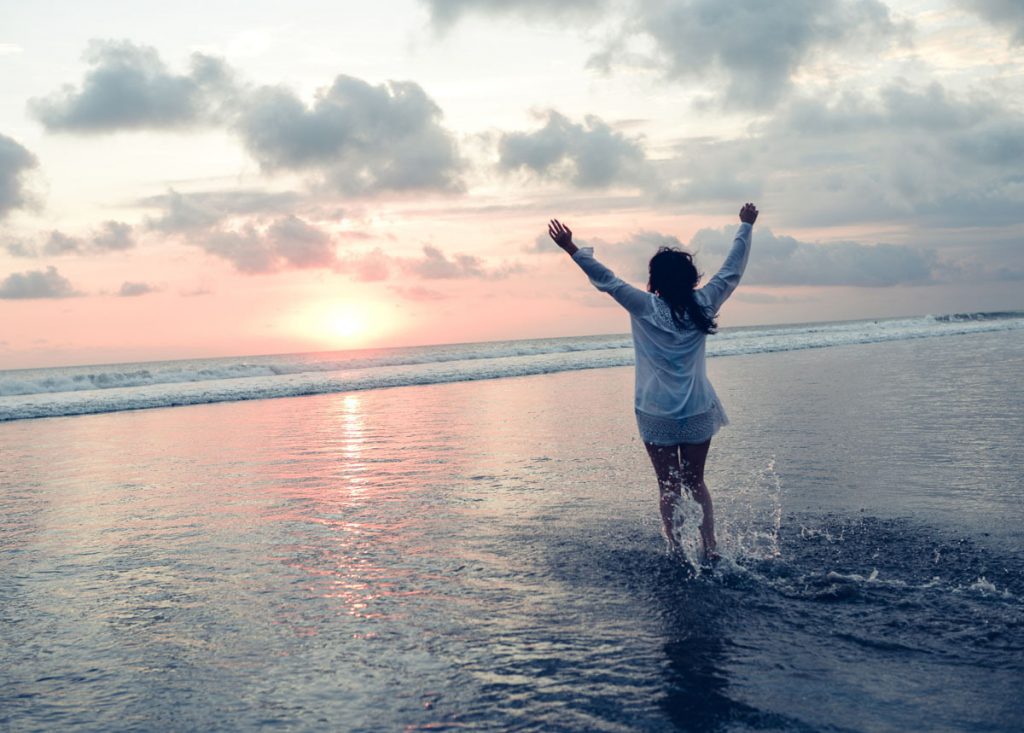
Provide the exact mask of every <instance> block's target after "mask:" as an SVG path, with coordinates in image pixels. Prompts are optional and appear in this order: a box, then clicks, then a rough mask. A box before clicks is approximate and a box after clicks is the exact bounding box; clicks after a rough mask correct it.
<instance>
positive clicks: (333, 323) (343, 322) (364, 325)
mask: <svg viewBox="0 0 1024 733" xmlns="http://www.w3.org/2000/svg"><path fill="white" fill-rule="evenodd" d="M325 320H326V322H325V324H324V326H325V330H326V331H327V332H328V333H331V334H333V335H334V336H337V337H338V338H340V339H353V338H355V337H357V336H360V335H361V334H364V333H366V332H367V331H369V330H370V323H369V320H368V319H367V317H366V313H365V312H362V310H361V309H359V308H355V307H352V306H342V307H339V308H336V309H334V311H333V312H330V313H328V315H327V318H326V319H325Z"/></svg>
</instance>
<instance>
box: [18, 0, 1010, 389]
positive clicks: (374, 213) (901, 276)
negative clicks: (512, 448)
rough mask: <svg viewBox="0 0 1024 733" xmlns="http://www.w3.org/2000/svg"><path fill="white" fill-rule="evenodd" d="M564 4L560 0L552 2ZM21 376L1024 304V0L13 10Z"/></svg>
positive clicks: (533, 0) (108, 2) (144, 2)
mask: <svg viewBox="0 0 1024 733" xmlns="http://www.w3.org/2000/svg"><path fill="white" fill-rule="evenodd" d="M552 6H555V9H552ZM0 101H2V103H0V369H3V368H24V367H36V366H51V365H61V364H80V363H103V362H119V361H140V360H151V359H170V358H193V357H200V356H223V355H234V354H267V353H284V352H301V351H319V350H330V349H347V348H364V347H368V348H372V347H386V346H401V345H413V344H432V343H452V342H467V341H485V340H498V339H513V338H539V337H547V336H569V335H582V334H595V333H622V332H625V331H626V330H628V320H627V317H626V315H625V313H624V312H622V311H621V310H619V309H617V308H616V307H615V305H614V303H613V302H612V301H611V300H610V299H609V298H607V296H603V295H601V294H599V293H597V292H596V291H594V290H593V289H592V288H591V287H590V286H589V284H588V283H587V281H586V279H585V278H584V277H583V275H582V273H581V272H580V271H579V270H578V268H576V266H575V265H574V264H573V263H572V262H571V261H570V260H569V259H568V258H567V257H566V256H565V255H564V254H563V253H562V252H561V251H560V250H558V249H557V248H556V247H555V246H554V245H553V244H552V243H551V242H550V241H548V240H547V238H546V222H547V221H548V220H549V219H550V218H552V217H558V218H559V219H561V220H563V221H565V222H566V223H568V225H569V226H570V227H572V229H573V231H574V232H575V238H576V241H577V243H578V244H581V245H591V246H594V247H595V249H596V254H597V256H598V257H599V258H600V259H602V260H603V261H605V262H606V263H607V264H609V265H610V266H611V267H613V268H614V269H615V270H616V272H617V273H618V274H619V275H621V276H622V277H623V278H625V279H627V280H630V281H632V282H635V283H636V284H638V285H640V286H643V284H644V283H645V281H646V275H645V269H646V262H647V260H648V259H649V257H650V256H651V255H652V254H653V253H654V251H656V249H657V247H659V246H677V247H684V248H687V249H690V250H691V251H694V252H695V253H696V255H697V262H698V264H699V266H700V268H701V270H702V272H704V274H705V277H710V276H711V275H712V274H713V273H714V271H715V269H716V268H717V267H718V266H719V265H720V264H721V260H722V259H723V258H724V256H725V253H726V251H727V248H728V246H729V244H730V242H731V239H732V234H733V232H734V230H735V227H736V224H737V212H738V210H739V208H740V206H741V205H742V204H743V203H744V202H746V201H753V202H756V203H757V205H758V207H759V208H760V210H761V216H760V219H759V220H758V223H757V225H756V227H755V232H754V244H753V253H752V256H751V261H750V265H749V268H748V270H747V274H746V277H745V279H744V282H743V284H742V285H741V287H740V289H739V290H738V291H737V292H736V294H735V295H734V296H733V299H732V300H730V302H728V303H727V304H726V306H725V307H724V308H723V310H722V312H721V314H720V323H721V325H722V326H725V327H728V326H741V325H755V324H766V323H793V322H805V321H819V320H838V319H859V318H880V317H891V316H904V315H919V314H928V313H933V314H938V313H953V312H965V311H983V310H1011V309H1022V308H1024V287H1022V285H1024V246H1022V245H1024V3H1021V2H1020V0H888V1H887V2H886V1H883V0H773V1H772V2H766V1H764V0H730V2H728V3H726V2H720V0H563V1H562V2H561V3H558V4H557V5H555V4H554V3H550V2H547V1H546V0H378V1H377V2H374V3H362V2H358V3H357V2H341V1H335V2H310V1H308V0H291V1H290V2H288V3H280V2H277V1H276V0H275V1H269V0H247V1H246V2H241V1H240V0H212V1H211V0H206V1H205V2H202V3H200V2H194V1H193V0H178V1H177V2H175V3H172V4H167V3H164V2H160V3H156V2H150V1H149V0H131V1H130V2H129V1H127V0H125V1H121V0H118V1H113V0H95V1H91V2H89V3H81V2H71V1H52V2H42V1H41V2H32V3H25V2H14V1H13V0H0Z"/></svg>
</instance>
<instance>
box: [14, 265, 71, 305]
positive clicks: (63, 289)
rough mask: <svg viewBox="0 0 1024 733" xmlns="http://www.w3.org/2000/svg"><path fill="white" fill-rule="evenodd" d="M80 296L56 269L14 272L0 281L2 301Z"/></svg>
mask: <svg viewBox="0 0 1024 733" xmlns="http://www.w3.org/2000/svg"><path fill="white" fill-rule="evenodd" d="M75 295H79V293H78V292H76V291H75V289H74V288H73V287H72V286H71V283H70V282H69V281H68V279H67V278H65V277H63V276H62V275H61V274H60V273H59V272H57V268H56V267H47V268H46V269H45V270H29V271H27V272H14V273H11V274H10V275H8V276H7V277H6V278H4V279H3V280H2V281H0V299H4V300H27V299H32V298H69V297H72V296H75Z"/></svg>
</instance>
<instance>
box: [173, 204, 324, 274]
mask: <svg viewBox="0 0 1024 733" xmlns="http://www.w3.org/2000/svg"><path fill="white" fill-rule="evenodd" d="M190 241H191V242H192V243H194V244H196V245H198V246H199V247H200V248H202V249H203V250H205V251H206V252H208V253H209V254H212V255H216V256H218V257H221V258H223V259H226V260H228V261H229V262H231V263H232V264H233V265H234V266H235V268H236V269H237V270H238V271H239V272H244V273H247V274H258V273H268V272H276V271H279V270H284V269H308V268H317V267H333V266H335V265H336V264H337V256H336V253H335V244H334V240H333V238H332V237H331V235H330V234H328V233H327V232H325V231H323V230H322V229H320V228H318V227H316V226H313V225H312V224H309V223H308V222H306V221H304V220H302V219H300V218H298V217H297V216H294V215H289V216H285V217H281V218H279V219H277V220H275V221H273V222H272V223H271V224H270V225H269V226H267V227H265V228H260V227H257V226H256V225H255V224H253V223H251V222H250V223H248V224H245V225H244V226H243V227H241V228H240V229H237V230H222V229H217V230H213V231H210V232H207V233H204V234H203V235H201V236H198V237H194V238H191V239H190Z"/></svg>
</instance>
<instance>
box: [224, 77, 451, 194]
mask: <svg viewBox="0 0 1024 733" xmlns="http://www.w3.org/2000/svg"><path fill="white" fill-rule="evenodd" d="M237 129H238V131H239V134H240V135H241V137H242V141H243V144H244V145H245V147H246V149H247V150H248V151H249V152H250V153H251V154H252V156H253V157H254V158H255V159H256V160H257V161H258V162H259V164H260V166H261V167H262V168H263V170H265V171H268V172H274V171H282V170H284V171H306V172H313V173H315V174H317V175H318V176H319V177H320V182H321V183H322V184H323V185H325V186H327V187H329V188H331V189H334V190H337V191H342V192H345V193H371V192H375V191H385V190H387V191H407V190H425V189H433V190H441V191H454V190H459V189H461V185H462V184H461V182H460V180H459V174H460V172H461V170H462V168H463V162H462V160H461V159H460V157H459V154H458V150H457V147H456V143H455V139H454V137H453V136H452V134H451V133H450V132H449V131H448V130H446V129H445V128H444V127H443V126H442V125H441V108H440V107H438V106H437V104H436V103H435V102H434V101H433V100H432V99H430V97H428V96H427V94H426V92H424V91H423V89H422V88H421V87H420V86H419V85H417V84H415V83H413V82H409V81H390V82H387V83H386V84H380V85H378V86H373V85H371V84H368V83H367V82H365V81H362V80H360V79H356V78H354V77H351V76H338V77H337V78H336V79H335V80H334V83H333V84H332V85H331V86H330V87H328V88H326V89H321V90H320V91H319V92H318V93H317V96H316V99H315V101H314V102H313V104H312V105H311V106H307V105H306V104H304V103H303V102H302V101H301V100H300V99H299V98H298V97H297V96H296V95H295V93H294V92H293V91H291V90H290V89H286V88H283V87H261V88H259V89H256V90H254V91H252V92H251V93H249V94H248V95H247V96H246V101H245V104H244V105H243V110H242V112H241V114H240V116H239V119H238V123H237Z"/></svg>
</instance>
